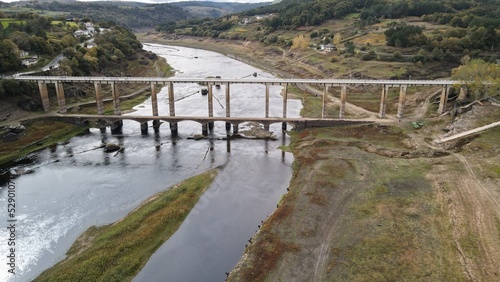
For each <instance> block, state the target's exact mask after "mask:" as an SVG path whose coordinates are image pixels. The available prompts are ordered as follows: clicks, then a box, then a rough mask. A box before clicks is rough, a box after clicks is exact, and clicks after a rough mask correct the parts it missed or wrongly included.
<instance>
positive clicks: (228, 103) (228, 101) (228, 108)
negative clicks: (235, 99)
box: [226, 82, 231, 131]
mask: <svg viewBox="0 0 500 282" xmlns="http://www.w3.org/2000/svg"><path fill="white" fill-rule="evenodd" d="M229 85H230V84H229V82H228V83H227V84H226V117H230V116H231V97H230V88H229ZM229 130H231V123H229V122H226V131H229Z"/></svg>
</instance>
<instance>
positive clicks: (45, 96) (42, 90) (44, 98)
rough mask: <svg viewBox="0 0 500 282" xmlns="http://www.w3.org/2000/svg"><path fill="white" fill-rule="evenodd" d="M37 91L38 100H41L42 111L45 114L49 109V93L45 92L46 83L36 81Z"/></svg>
mask: <svg viewBox="0 0 500 282" xmlns="http://www.w3.org/2000/svg"><path fill="white" fill-rule="evenodd" d="M38 90H39V91H40V99H41V100H42V106H43V110H44V111H45V112H47V111H48V110H49V109H50V101H49V92H48V91H47V83H45V82H43V81H38Z"/></svg>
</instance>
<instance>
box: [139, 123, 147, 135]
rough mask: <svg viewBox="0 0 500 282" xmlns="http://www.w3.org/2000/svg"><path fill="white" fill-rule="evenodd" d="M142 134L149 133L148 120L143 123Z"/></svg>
mask: <svg viewBox="0 0 500 282" xmlns="http://www.w3.org/2000/svg"><path fill="white" fill-rule="evenodd" d="M141 134H142V135H148V122H142V123H141Z"/></svg>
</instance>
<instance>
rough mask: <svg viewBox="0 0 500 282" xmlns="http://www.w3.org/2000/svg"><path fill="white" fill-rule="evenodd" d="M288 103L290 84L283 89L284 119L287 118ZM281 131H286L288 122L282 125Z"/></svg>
mask: <svg viewBox="0 0 500 282" xmlns="http://www.w3.org/2000/svg"><path fill="white" fill-rule="evenodd" d="M287 103H288V84H285V87H283V118H286V112H287ZM281 129H282V130H283V131H286V122H283V123H282V124H281Z"/></svg>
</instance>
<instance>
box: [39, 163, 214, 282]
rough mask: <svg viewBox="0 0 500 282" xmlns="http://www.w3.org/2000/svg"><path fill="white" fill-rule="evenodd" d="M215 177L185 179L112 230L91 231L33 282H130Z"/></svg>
mask: <svg viewBox="0 0 500 282" xmlns="http://www.w3.org/2000/svg"><path fill="white" fill-rule="evenodd" d="M216 176H217V169H214V170H210V171H208V172H205V173H202V174H200V175H197V176H194V177H192V178H189V179H187V180H185V181H183V182H181V183H179V184H177V185H175V186H173V187H171V188H169V189H167V190H166V191H164V192H160V193H158V194H156V195H154V196H152V197H151V198H149V199H148V200H146V201H145V202H143V203H142V204H141V205H140V206H139V207H138V208H136V209H135V210H134V211H132V212H131V213H129V214H128V215H127V216H125V217H124V218H123V219H121V220H119V221H117V222H115V223H113V224H110V225H106V226H99V227H96V226H93V227H90V228H89V229H88V230H87V231H86V232H85V233H83V234H82V235H81V236H80V237H79V238H78V239H77V240H76V241H75V243H74V244H73V246H72V247H71V248H70V250H69V251H68V253H67V257H66V258H65V259H64V260H63V261H61V262H60V263H58V264H56V265H55V266H53V267H51V268H50V269H48V270H46V271H45V272H43V273H42V274H41V275H40V276H39V277H38V278H36V279H35V281H110V280H115V281H130V280H132V279H133V278H134V277H135V275H136V274H137V273H138V272H139V271H140V270H141V268H142V267H143V266H144V264H145V263H146V262H147V261H148V259H149V257H150V256H151V255H152V254H153V253H154V252H155V251H156V250H157V249H158V248H159V247H160V246H161V245H162V244H163V243H164V242H165V241H166V240H168V238H170V236H172V234H174V233H175V231H176V230H177V229H178V228H179V226H180V225H181V224H182V222H183V221H184V219H185V218H186V217H187V215H188V214H189V212H190V211H191V209H192V208H193V207H194V205H195V204H196V203H197V202H198V200H199V198H200V196H201V195H202V194H203V192H204V191H205V190H206V189H208V187H209V186H210V185H211V184H212V182H213V181H214V179H215V177H216Z"/></svg>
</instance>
